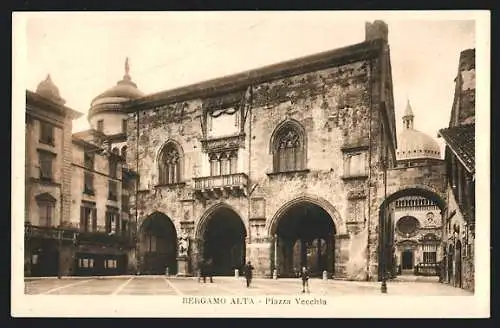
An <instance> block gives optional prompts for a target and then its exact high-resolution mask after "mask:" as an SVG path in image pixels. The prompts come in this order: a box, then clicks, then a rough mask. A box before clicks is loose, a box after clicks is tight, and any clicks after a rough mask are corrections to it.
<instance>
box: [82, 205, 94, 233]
mask: <svg viewBox="0 0 500 328" xmlns="http://www.w3.org/2000/svg"><path fill="white" fill-rule="evenodd" d="M96 229H97V209H96V208H95V207H91V206H88V205H87V206H81V207H80V231H83V232H91V231H96Z"/></svg>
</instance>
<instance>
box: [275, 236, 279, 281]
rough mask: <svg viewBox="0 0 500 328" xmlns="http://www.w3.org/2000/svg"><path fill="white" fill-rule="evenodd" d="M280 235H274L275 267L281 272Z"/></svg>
mask: <svg viewBox="0 0 500 328" xmlns="http://www.w3.org/2000/svg"><path fill="white" fill-rule="evenodd" d="M278 246H279V245H278V235H274V269H276V270H277V271H278V274H279V263H278Z"/></svg>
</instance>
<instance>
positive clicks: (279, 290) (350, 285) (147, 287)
mask: <svg viewBox="0 0 500 328" xmlns="http://www.w3.org/2000/svg"><path fill="white" fill-rule="evenodd" d="M309 285H310V295H311V296H338V295H379V294H381V293H380V283H377V282H364V281H340V280H326V281H323V280H320V279H311V280H310V282H309ZM387 286H388V294H389V295H405V296H452V295H456V296H468V295H469V296H471V295H473V293H471V292H468V291H465V290H463V289H459V288H454V287H451V286H449V285H445V284H441V283H438V282H437V280H435V279H427V280H423V281H404V280H402V281H401V280H400V281H389V282H388V283H387ZM24 292H25V294H29V295H40V294H41V295H172V296H174V295H190V296H191V295H192V296H206V295H227V296H230V295H245V296H252V295H299V294H301V293H302V285H301V281H300V280H299V279H278V280H272V279H262V278H261V279H259V278H256V279H254V280H253V281H252V285H251V286H250V288H247V287H246V285H245V280H244V278H234V277H215V278H214V282H213V283H210V282H208V280H207V283H203V282H198V280H197V278H180V277H166V276H119V277H64V278H62V279H57V278H40V279H33V278H29V279H25V287H24Z"/></svg>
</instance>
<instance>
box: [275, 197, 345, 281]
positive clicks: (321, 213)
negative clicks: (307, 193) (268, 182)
mask: <svg viewBox="0 0 500 328" xmlns="http://www.w3.org/2000/svg"><path fill="white" fill-rule="evenodd" d="M271 233H272V234H273V235H274V236H275V244H274V245H273V248H274V251H273V252H272V253H274V259H273V262H274V266H273V267H274V268H276V269H277V271H278V275H279V276H280V277H296V276H297V275H298V273H299V272H300V268H301V267H302V266H306V267H307V268H308V269H309V272H310V274H311V276H313V277H314V276H316V277H319V276H321V275H322V273H323V271H325V270H326V271H327V272H329V273H330V274H333V272H334V267H335V266H334V260H335V256H334V249H335V233H336V229H335V224H334V222H333V219H332V217H331V216H330V215H329V214H328V213H327V212H326V211H325V210H324V209H323V208H322V207H321V206H319V205H316V204H314V203H311V202H307V201H304V202H298V203H296V204H293V205H292V206H290V207H289V208H288V209H287V210H285V211H284V212H283V213H282V214H281V215H280V217H279V218H278V219H277V223H276V224H275V226H274V227H273V229H271Z"/></svg>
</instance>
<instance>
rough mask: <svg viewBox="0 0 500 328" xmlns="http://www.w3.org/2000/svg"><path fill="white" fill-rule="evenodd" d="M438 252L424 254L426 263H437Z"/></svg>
mask: <svg viewBox="0 0 500 328" xmlns="http://www.w3.org/2000/svg"><path fill="white" fill-rule="evenodd" d="M436 262H437V261H436V252H424V263H426V264H433V263H436Z"/></svg>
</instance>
